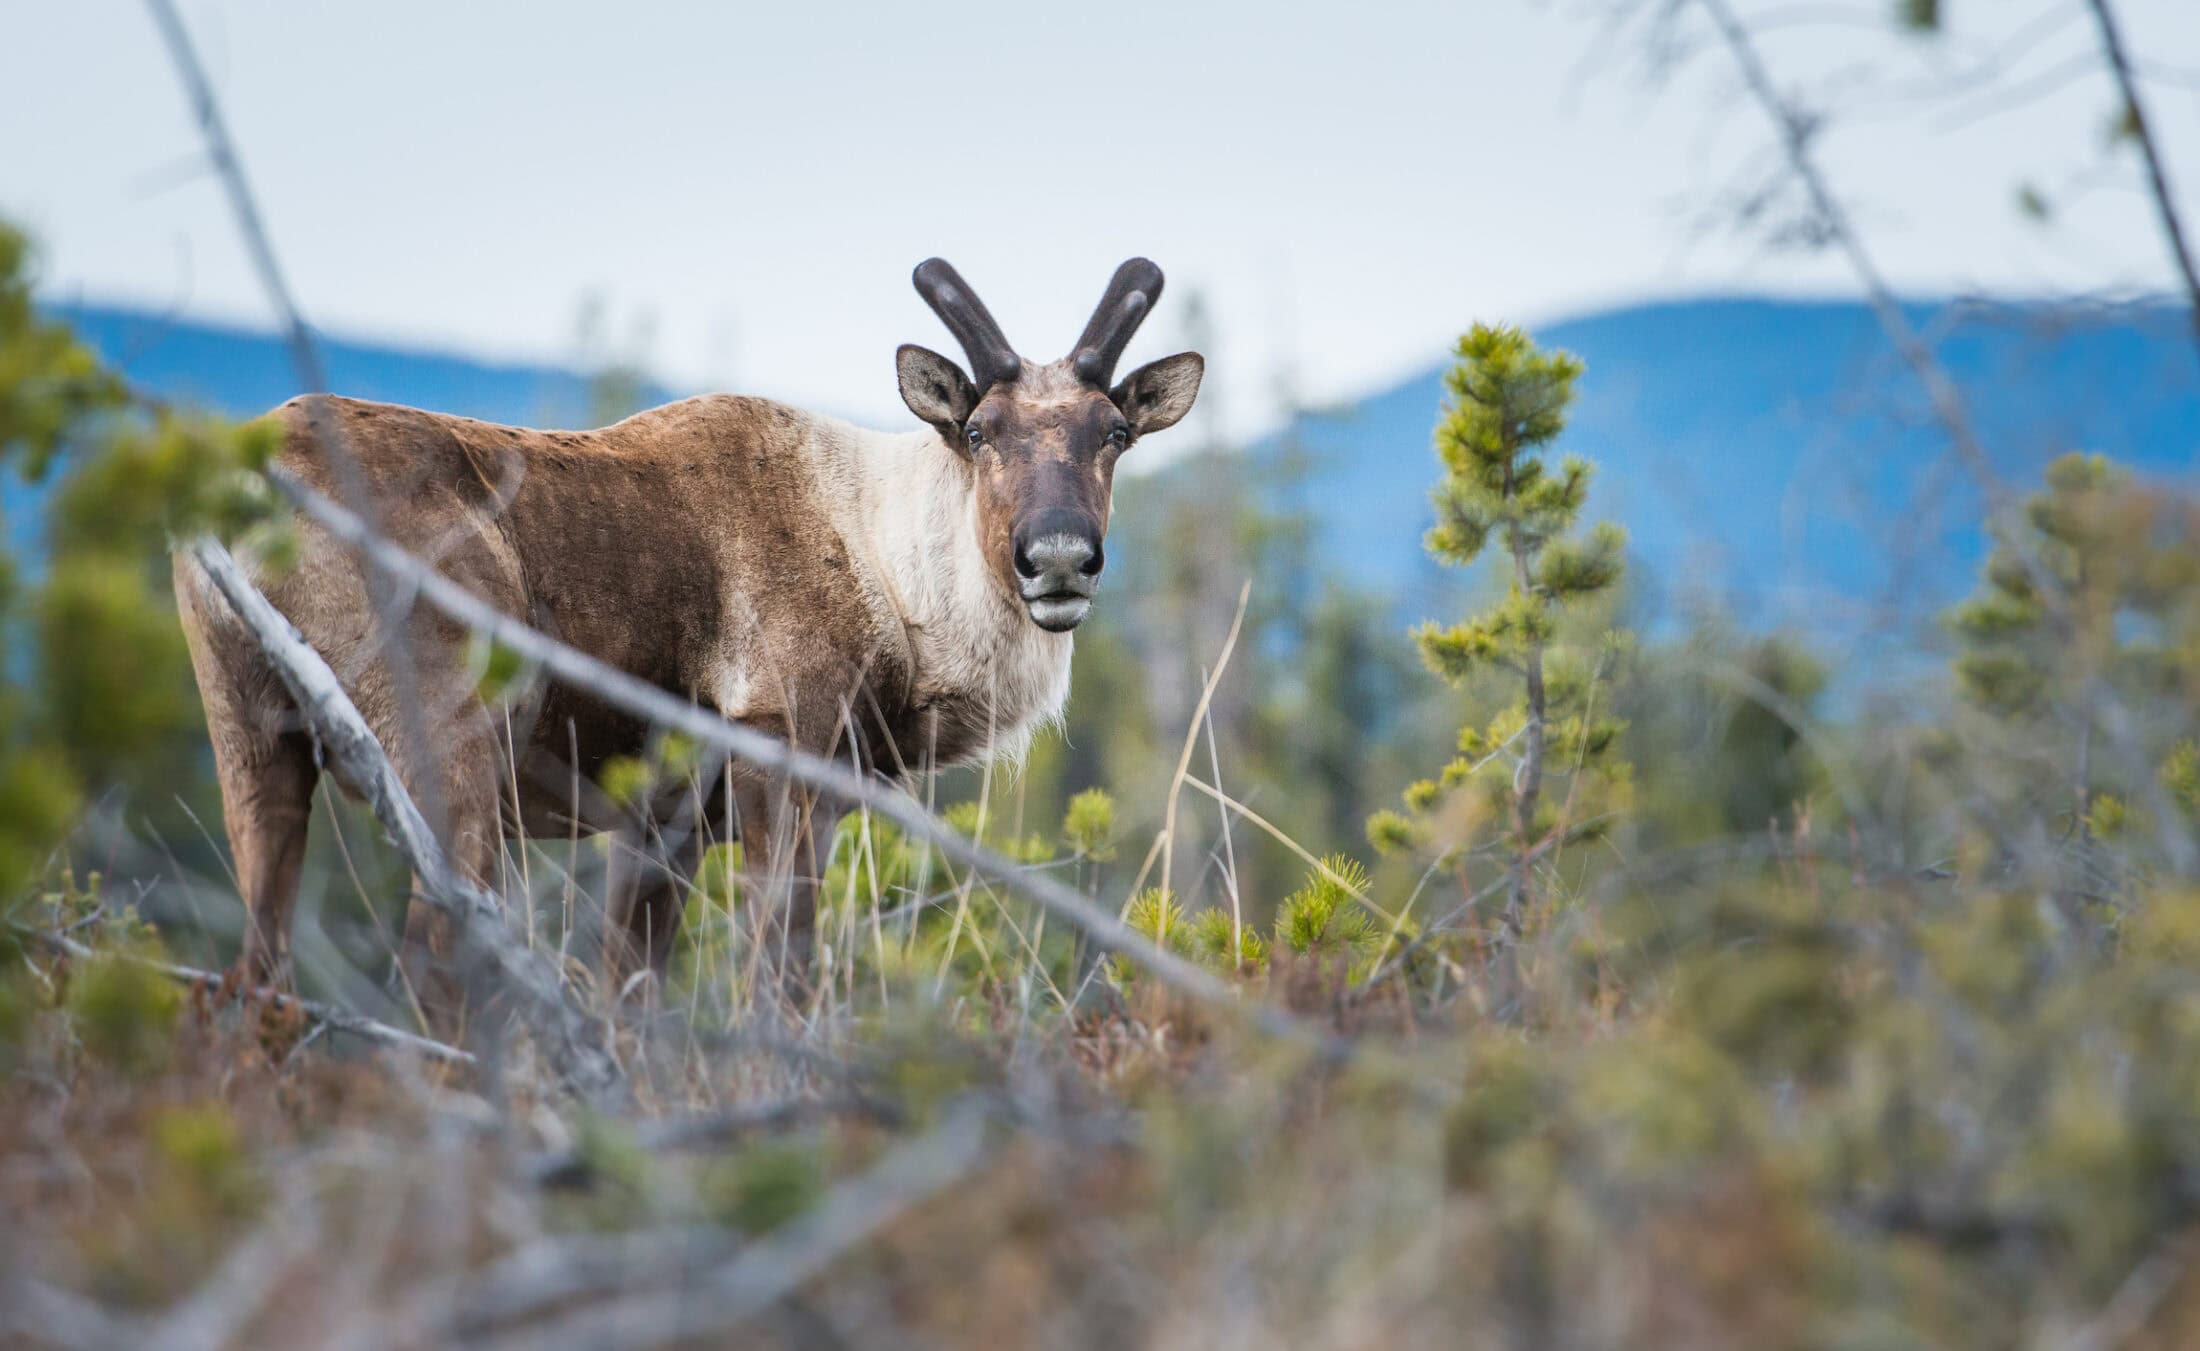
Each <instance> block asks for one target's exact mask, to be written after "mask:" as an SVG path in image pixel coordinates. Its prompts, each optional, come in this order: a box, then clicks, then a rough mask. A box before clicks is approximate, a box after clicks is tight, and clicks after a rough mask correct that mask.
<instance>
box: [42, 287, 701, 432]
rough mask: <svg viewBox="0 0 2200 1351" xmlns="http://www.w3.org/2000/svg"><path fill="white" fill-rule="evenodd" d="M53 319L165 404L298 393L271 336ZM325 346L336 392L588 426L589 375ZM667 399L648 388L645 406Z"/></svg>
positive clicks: (106, 311)
mask: <svg viewBox="0 0 2200 1351" xmlns="http://www.w3.org/2000/svg"><path fill="white" fill-rule="evenodd" d="M47 313H49V314H51V315H52V316H53V317H55V318H57V319H60V320H63V321H65V322H67V323H68V324H69V325H70V326H71V327H73V328H75V329H76V331H77V333H78V335H79V336H81V337H82V338H83V339H84V340H85V341H86V342H87V343H89V344H90V345H91V346H92V348H93V349H94V350H96V351H97V352H98V353H99V354H100V355H101V356H102V357H104V358H106V360H107V361H108V362H109V363H110V364H111V365H113V366H115V367H116V368H117V369H119V370H120V371H122V373H123V374H124V375H126V376H127V377H129V379H130V381H131V382H132V383H133V384H136V385H138V386H139V387H141V388H143V389H147V390H150V391H152V392H153V393H156V394H159V395H161V396H163V397H165V398H168V399H173V400H178V401H182V402H187V403H195V404H198V405H200V406H202V407H205V408H210V409H213V410H215V411H217V412H222V413H227V414H230V415H231V416H235V417H249V416H251V415H253V414H256V413H263V412H266V411H267V410H268V409H269V408H272V407H274V406H275V405H276V404H279V403H281V402H282V401H283V400H285V399H287V398H289V397H291V396H292V395H293V394H296V393H298V392H299V391H298V381H297V377H296V376H295V375H294V374H293V373H292V369H291V362H290V353H289V351H288V349H287V348H285V347H284V345H283V343H282V341H281V340H280V339H278V338H277V337H276V336H275V335H273V334H272V333H269V332H267V331H265V330H260V329H248V328H238V327H232V326H229V325H224V324H211V323H204V322H200V321H197V320H189V319H178V318H174V317H171V316H169V315H164V314H153V313H148V312H147V311H144V310H138V309H130V308H126V307H122V306H114V305H54V306H50V307H48V309H47ZM320 348H321V355H322V359H323V360H324V361H325V362H326V363H327V364H328V376H329V385H330V387H331V388H333V389H334V390H335V391H336V392H337V393H339V394H348V395H351V396H352V397H354V398H360V399H378V400H383V401H386V402H390V403H406V404H411V405H413V406H414V407H417V408H432V409H434V410H436V411H437V412H442V413H459V414H463V415H464V416H466V417H477V418H483V419H486V420H488V421H490V422H511V423H519V424H523V425H526V426H535V427H576V426H580V425H582V424H583V423H585V422H586V421H587V419H588V415H589V402H590V400H589V381H588V377H587V376H586V375H584V374H582V373H581V372H578V371H574V370H570V369H567V368H565V367H561V366H546V365H529V364H525V363H512V362H491V361H478V360H475V359H474V358H471V357H467V356H461V355H458V354H455V353H447V352H437V351H432V350H427V349H422V348H411V347H395V346H390V345H386V344H378V343H364V342H354V341H349V340H346V339H343V338H335V337H328V336H326V335H323V336H322V337H321V340H320ZM670 397H671V396H670V395H669V394H667V393H665V392H664V391H663V390H662V389H652V390H649V391H647V393H646V396H645V399H646V401H647V402H652V403H655V402H662V401H663V400H664V399H667V398H670Z"/></svg>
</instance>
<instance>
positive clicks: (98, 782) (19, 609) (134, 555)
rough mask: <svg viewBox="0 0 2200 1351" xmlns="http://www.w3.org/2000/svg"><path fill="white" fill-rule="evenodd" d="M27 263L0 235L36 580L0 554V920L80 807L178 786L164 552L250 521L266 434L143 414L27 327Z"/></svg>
mask: <svg viewBox="0 0 2200 1351" xmlns="http://www.w3.org/2000/svg"><path fill="white" fill-rule="evenodd" d="M31 262H32V252H31V246H30V241H29V239H28V238H27V237H26V236H25V235H24V234H23V233H22V232H21V231H20V230H17V229H16V228H14V227H13V226H11V225H10V224H8V223H7V222H6V221H4V220H0V475H4V476H6V477H7V478H8V479H9V480H12V482H9V483H7V484H5V485H4V486H0V490H11V489H15V484H18V483H19V484H22V485H25V486H24V487H23V488H22V489H20V490H19V491H23V492H25V493H28V492H31V491H39V492H42V493H44V494H45V497H44V500H43V502H42V511H41V522H40V525H41V528H40V532H39V537H38V538H37V539H36V540H35V541H34V540H28V539H26V540H25V541H23V542H25V543H32V544H35V545H36V546H37V548H38V551H39V552H38V555H37V558H36V561H35V564H34V565H33V566H31V567H22V566H19V565H18V564H17V562H16V560H15V559H13V558H12V557H11V556H10V544H11V541H9V540H8V539H6V538H5V537H4V536H0V915H4V914H5V912H6V910H7V907H8V906H9V905H10V904H12V903H13V902H14V901H15V900H17V899H18V898H20V897H21V896H22V895H24V894H25V888H26V884H28V883H31V882H33V881H35V880H37V878H38V876H39V875H40V873H41V872H42V871H43V870H44V869H45V868H46V866H47V862H48V860H49V859H50V858H51V857H52V853H53V850H54V849H55V847H56V846H57V845H58V844H59V843H60V842H61V841H62V839H63V838H64V836H65V835H66V833H67V831H68V829H69V828H70V826H71V825H72V824H73V823H74V822H75V820H76V819H77V816H78V814H79V812H80V810H81V809H82V806H83V804H84V803H85V802H87V801H89V800H90V799H91V798H92V797H94V796H96V795H98V794H101V793H103V792H106V791H108V790H111V789H127V788H131V787H148V788H152V789H155V790H157V791H156V792H155V793H154V794H153V795H154V796H156V797H160V798H166V797H168V796H170V795H172V794H173V793H174V792H175V791H176V786H177V784H178V782H179V781H180V780H181V779H183V778H185V777H186V776H187V774H188V766H190V765H191V764H192V763H193V762H194V760H195V758H196V756H197V754H198V749H199V747H201V746H203V744H204V743H203V741H202V740H201V738H200V736H199V733H198V729H199V727H200V726H201V723H200V719H199V712H198V701H197V700H196V699H194V698H193V697H192V694H191V676H190V665H189V659H188V657H187V654H186V652H185V649H184V644H183V634H182V632H181V631H180V629H179V628H178V627H177V625H176V620H175V616H174V601H173V598H172V596H171V594H170V584H169V579H168V544H169V540H170V539H171V538H172V537H182V536H187V535H190V534H194V533H196V532H198V531H201V530H208V529H216V530H222V531H229V532H233V531H236V530H238V529H241V528H243V527H244V526H245V525H246V524H248V523H250V522H252V521H254V520H257V519H258V518H259V517H260V516H261V515H262V514H263V513H264V512H265V510H266V507H267V501H266V494H265V493H264V492H261V491H257V490H256V485H255V481H254V479H253V478H252V477H251V476H250V475H247V474H244V473H241V472H239V471H241V470H244V469H247V468H250V467H254V466H257V465H258V464H260V463H261V462H262V461H263V460H265V459H266V457H267V456H268V455H269V454H270V453H271V452H272V451H273V449H274V446H275V429H274V428H273V426H272V425H270V424H264V423H262V424H252V425H249V426H246V427H243V428H237V427H231V426H228V425H226V424H223V423H220V422H217V421H214V420H212V419H207V418H200V417H194V416H189V415H186V414H182V413H178V412H174V411H170V410H165V409H148V408H146V407H144V406H143V405H142V404H141V403H140V401H139V400H137V399H136V398H134V397H133V396H132V394H131V392H130V390H129V389H128V388H127V387H126V386H125V385H124V383H123V382H122V381H121V380H120V379H119V378H117V377H116V376H115V375H114V374H113V373H112V372H110V371H108V370H106V369H105V368H104V367H103V366H101V364H100V362H99V360H98V358H97V357H96V356H95V355H94V354H93V352H92V351H91V349H89V348H87V347H85V346H84V345H83V344H82V343H80V342H78V341H77V340H76V337H75V336H74V335H73V334H72V333H70V332H69V330H68V328H67V327H66V326H65V325H62V324H60V323H57V322H55V321H54V320H52V319H49V318H47V317H45V316H44V315H42V314H40V313H39V311H38V307H37V306H36V305H35V304H34V303H33V302H32V298H31V281H32V268H31ZM8 495H9V496H12V495H13V492H12V491H10V492H9V493H8Z"/></svg>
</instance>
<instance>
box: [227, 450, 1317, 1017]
mask: <svg viewBox="0 0 2200 1351" xmlns="http://www.w3.org/2000/svg"><path fill="white" fill-rule="evenodd" d="M268 477H269V478H270V479H272V480H273V481H274V483H275V485H276V486H277V487H278V488H280V489H281V490H282V492H283V493H284V495H285V496H287V497H289V498H290V500H291V501H292V502H293V503H294V504H296V506H297V507H298V509H299V510H300V511H301V512H303V513H304V514H305V515H306V516H308V517H310V518H311V519H312V520H313V521H314V522H315V523H317V524H318V525H319V526H320V527H321V528H322V529H324V530H327V531H328V532H329V533H330V534H331V535H333V536H335V537H336V538H337V539H339V540H342V541H343V542H344V543H346V544H349V545H351V546H352V547H353V548H355V549H357V550H358V551H359V552H360V554H361V556H362V557H363V558H365V559H366V561H367V563H368V565H369V566H371V567H373V568H376V569H378V570H380V571H382V572H384V573H386V574H388V575H390V576H391V577H393V578H395V579H396V580H397V581H399V582H400V583H402V584H403V585H404V587H406V588H407V589H409V590H411V591H412V592H413V593H414V594H415V595H416V596H417V598H418V599H420V600H423V601H426V602H427V603H428V604H429V605H431V606H433V607H435V608H436V609H438V610H440V611H442V612H443V613H444V614H446V615H449V616H450V617H451V618H453V619H455V620H457V621H458V622H460V623H461V624H464V625H466V626H467V627H468V628H470V629H472V630H474V632H476V633H478V634H480V635H481V636H482V637H484V638H486V639H488V640H489V641H491V642H493V643H497V644H500V645H502V646H504V647H506V648H508V649H510V650H511V651H513V652H515V653H517V654H518V655H519V656H520V657H521V658H523V659H524V660H526V661H529V662H532V663H534V664H535V665H536V666H539V667H540V668H541V669H543V670H544V671H547V672H548V673H550V674H551V675H554V676H556V677H557V678H558V679H559V680H561V681H563V682H565V683H566V684H568V685H571V686H574V687H575V688H578V689H582V690H586V691H587V692H588V693H590V694H592V695H595V696H596V697H597V698H599V699H602V700H604V701H605V702H606V703H609V704H611V705H613V706H615V707H618V708H623V709H625V710H627V711H628V712H630V713H633V714H636V715H638V716H640V717H643V718H646V719H648V720H649V721H650V722H652V723H654V724H656V725H657V726H659V727H662V728H667V729H669V730H671V731H675V732H678V733H680V734H681V735H683V736H686V737H689V738H691V739H693V740H694V741H695V742H696V744H698V745H699V746H704V747H707V748H709V749H710V750H712V751H715V752H717V753H718V754H720V755H726V756H731V757H733V758H736V759H740V760H745V761H747V762H749V763H750V764H753V765H758V766H760V767H762V768H765V769H770V770H776V771H779V772H781V773H784V774H786V775H788V776H790V777H792V778H795V779H798V780H800V781H801V782H803V783H805V784H808V785H809V786H810V787H812V788H814V789H817V790H819V791H821V792H824V793H826V794H829V795H830V796H832V797H834V798H836V799H838V800H840V801H842V802H846V803H849V804H850V805H853V806H860V807H866V808H869V809H870V810H871V811H874V812H876V813H878V814H879V815H880V816H883V817H885V818H886V819H887V820H889V821H892V822H894V823H895V824H896V825H898V826H900V827H901V828H902V830H903V831H904V832H906V833H907V834H908V835H909V837H910V838H912V839H916V840H921V841H923V842H924V843H925V844H928V845H930V846H931V847H933V848H935V849H937V850H939V851H940V853H942V854H943V855H945V856H946V857H948V858H949V859H952V860H953V861H955V862H956V863H959V864H961V865H962V866H963V867H965V868H968V869H970V870H971V871H972V872H973V873H976V874H977V875H978V876H980V877H984V878H987V879H989V880H991V881H992V882H994V883H996V884H997V885H999V886H1002V887H1004V888H1006V889H1008V890H1010V891H1015V892H1018V893H1021V894H1022V895H1024V896H1027V897H1029V898H1030V899H1031V900H1033V901H1035V902H1037V903H1038V904H1039V905H1040V906H1041V907H1042V908H1044V909H1046V910H1048V911H1050V912H1052V913H1053V914H1055V915H1057V916H1059V917H1061V918H1062V919H1064V920H1066V921H1067V922H1068V923H1070V924H1071V925H1073V926H1075V927H1076V928H1077V929H1078V930H1080V931H1081V932H1083V933H1084V934H1085V935H1086V936H1087V937H1089V938H1091V939H1092V940H1093V941H1094V942H1096V943H1098V944H1099V945H1100V946H1101V947H1103V948H1106V949H1108V950H1109V951H1111V952H1117V953H1121V954H1122V955H1123V956H1125V957H1127V958H1128V959H1129V960H1131V961H1132V962H1134V963H1136V964H1137V965H1139V966H1141V967H1143V968H1145V970H1146V971H1148V972H1149V973H1151V974H1152V975H1153V976H1154V977H1155V979H1157V980H1159V981H1160V982H1161V983H1162V984H1164V985H1167V986H1169V987H1171V988H1172V989H1175V990H1176V991H1178V992H1179V993H1182V994H1185V995H1189V996H1191V997H1192V998H1194V999H1197V1000H1199V1001H1201V1002H1203V1003H1206V1004H1210V1005H1214V1006H1216V1007H1219V1008H1223V1009H1228V1010H1242V1011H1243V1012H1245V1013H1246V1015H1247V1016H1248V1017H1250V1018H1251V1019H1252V1021H1253V1022H1254V1023H1255V1025H1257V1026H1259V1027H1260V1028H1261V1029H1263V1030H1264V1031H1267V1032H1270V1033H1272V1034H1275V1035H1279V1036H1284V1037H1288V1038H1291V1039H1293V1040H1299V1041H1320V1040H1323V1039H1324V1038H1323V1034H1322V1033H1320V1032H1318V1031H1316V1030H1315V1029H1313V1028H1311V1027H1309V1026H1307V1025H1306V1024H1304V1023H1302V1022H1301V1021H1300V1020H1299V1019H1297V1018H1295V1017H1293V1016H1291V1015H1290V1014H1288V1013H1285V1012H1284V1011H1283V1010H1281V1009H1277V1008H1273V1007H1269V1006H1266V1005H1258V1004H1253V1005H1248V1004H1246V1003H1245V1002H1244V1001H1241V1000H1240V999H1239V998H1238V997H1237V994H1236V992H1235V991H1233V990H1232V989H1231V988H1230V987H1229V986H1228V985H1226V984H1224V983H1223V982H1222V981H1221V980H1220V979H1219V978H1217V977H1216V976H1214V975H1213V974H1211V973H1210V972H1208V971H1207V970H1206V969H1205V968H1203V967H1201V966H1198V965H1196V964H1194V963H1192V962H1190V961H1187V960H1185V959H1184V958H1182V957H1179V956H1177V955H1176V954H1175V953H1173V952H1169V951H1167V950H1166V949H1164V948H1162V947H1160V946H1158V945H1156V944H1154V943H1151V942H1149V941H1147V939H1146V937H1145V935H1143V934H1141V933H1139V932H1138V931H1137V930H1135V929H1133V928H1131V927H1130V926H1129V925H1127V924H1125V923H1123V922H1122V921H1121V920H1119V919H1117V918H1116V917H1115V916H1114V915H1111V914H1109V913H1107V912H1106V911H1105V910H1102V909H1100V908H1099V907H1098V906H1095V905H1093V904H1092V903H1091V902H1090V901H1088V900H1086V899H1085V897H1084V896H1082V895H1080V894H1079V893H1078V892H1076V891H1075V890H1073V889H1071V888H1070V887H1067V886H1065V885H1063V884H1062V883H1060V882H1058V881H1056V880H1054V879H1053V878H1051V877H1048V876H1046V875H1045V874H1043V873H1035V872H1033V871H1031V870H1030V869H1028V868H1025V867H1022V866H1021V865H1019V864H1016V863H1014V862H1012V861H1010V860H1009V859H1007V858H1004V857H1002V856H1001V855H999V854H997V853H994V852H993V851H992V850H990V849H987V848H985V847H983V846H982V845H979V844H976V843H974V842H972V841H970V840H968V839H965V838H964V837H963V836H962V835H960V834H958V833H956V832H955V831H954V830H953V829H951V828H950V827H949V826H948V825H947V824H946V823H945V822H943V821H941V820H940V819H939V818H938V817H936V816H934V815H933V814H932V813H931V812H929V811H927V810H926V809H925V807H924V805H923V804H922V803H920V802H918V801H916V800H915V799H914V798H912V797H910V796H909V795H908V794H907V793H904V792H902V791H900V790H899V789H898V788H896V787H895V786H893V785H892V784H890V783H888V782H886V781H885V780H883V779H878V778H874V777H869V776H866V775H862V774H858V773H856V772H855V771H854V770H851V769H849V768H848V767H847V766H846V765H844V764H841V763H839V762H837V761H833V760H828V759H826V758H825V757H823V756H820V755H813V754H811V753H810V752H808V751H804V750H799V749H796V748H795V747H793V746H790V745H788V744H787V743H786V742H784V741H781V740H779V739H778V738H777V737H773V736H769V735H767V734H765V733H763V732H759V731H757V730H755V729H754V728H750V727H743V726H741V725H740V724H738V723H732V722H728V721H726V720H725V719H724V718H722V717H720V716H718V715H717V714H716V713H714V712H711V711H709V710H707V709H704V708H702V707H700V706H698V705H696V704H692V703H689V702H687V701H686V700H683V699H677V698H674V697H673V696H672V695H669V694H667V693H665V692H664V691H663V690H661V689H658V688H657V687H656V686H655V685H652V684H650V683H648V682H647V681H644V680H640V679H637V678H636V677H634V676H631V675H628V674H627V673H626V672H624V671H621V670H619V669H618V668H617V667H614V666H611V665H608V664H606V663H604V662H602V661H599V660H597V659H596V658H594V657H591V656H589V655H588V654H587V653H585V652H582V651H580V650H579V649H578V648H573V647H568V646H566V645H565V644H564V643H561V642H559V641H558V640H557V639H555V638H552V637H550V636H549V635H548V634H545V633H543V632H541V631H540V630H537V629H534V628H530V627H529V626H528V625H526V624H525V623H522V622H521V621H520V620H518V619H515V618H513V617H512V616H511V615H508V614H506V613H504V612H503V611H502V610H499V609H498V608H496V607H495V606H494V605H491V604H490V603H489V602H488V601H485V600H483V599H482V598H481V597H479V596H477V595H475V594H474V593H473V592H471V591H468V590H467V589H466V588H465V587H463V586H461V585H459V584H458V583H457V582H454V581H452V580H451V579H450V578H448V577H446V576H444V575H443V574H442V573H440V572H438V571H436V570H435V569H434V568H433V567H431V566H429V565H428V564H427V563H425V562H423V561H422V560H420V559H418V558H415V557H414V556H413V555H412V554H410V553H408V552H407V551H406V550H405V549H403V548H401V547H400V546H398V545H396V544H394V543H392V542H391V541H389V540H387V539H385V538H383V537H382V536H380V535H378V534H376V533H375V532H374V531H373V530H371V529H370V528H369V527H368V526H367V524H366V522H364V521H362V520H361V519H360V518H359V516H358V515H357V514H356V513H354V512H352V511H350V510H347V509H346V508H345V507H343V506H342V505H340V504H338V503H336V502H334V501H331V500H330V499H329V498H327V497H325V496H323V495H322V494H320V493H319V492H316V491H315V490H314V489H313V488H312V487H311V486H310V485H308V484H306V483H305V482H304V481H302V480H301V479H299V478H298V476H297V475H295V474H292V473H290V472H288V471H286V470H284V469H283V468H281V467H280V466H276V467H273V468H271V469H270V470H269V471H268ZM217 547H218V546H217ZM232 566H234V565H232ZM261 603H262V604H263V605H264V604H265V602H264V601H263V602H261ZM271 613H272V611H271ZM277 619H278V620H280V616H277ZM285 628H288V625H287V624H286V625H285ZM292 636H293V637H294V638H295V631H294V630H293V631H292ZM298 641H299V642H300V644H301V645H302V644H303V640H298ZM322 669H323V670H324V671H326V670H327V666H326V664H325V663H323V665H322ZM329 678H330V679H331V680H332V681H333V680H334V676H333V675H331V676H330V677H329ZM338 693H339V694H340V693H341V691H338ZM346 706H347V707H348V706H349V704H348V702H347V704H346ZM355 716H356V715H355Z"/></svg>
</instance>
